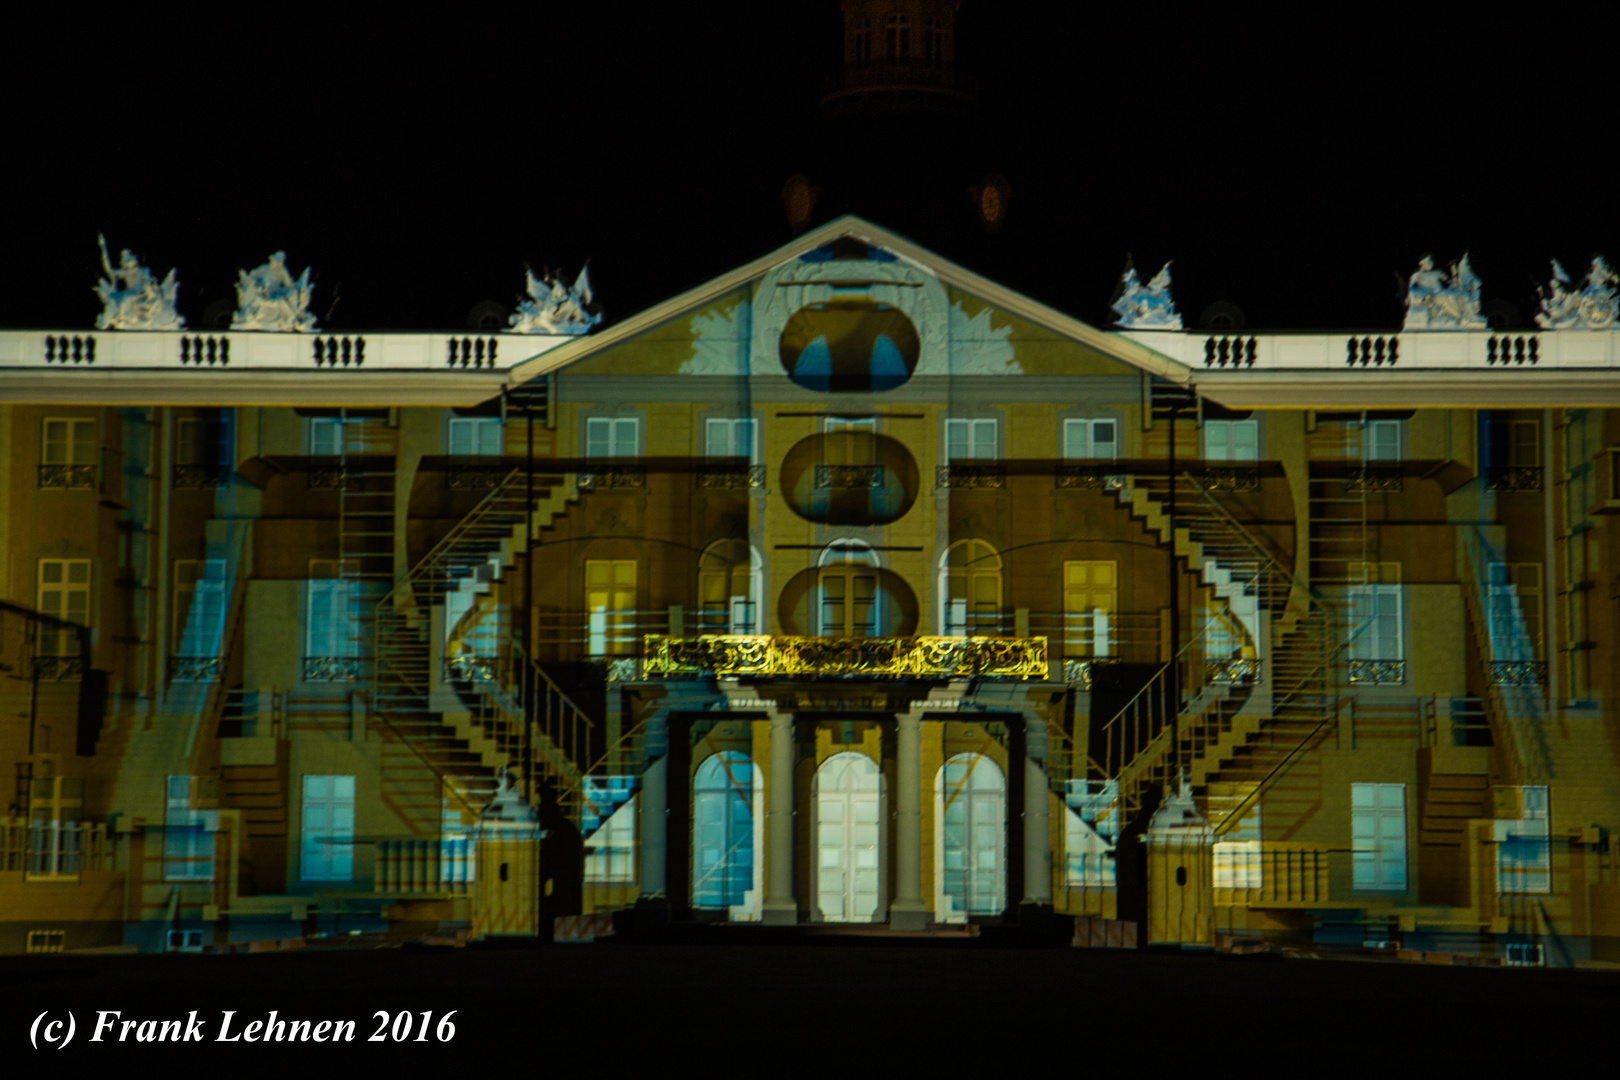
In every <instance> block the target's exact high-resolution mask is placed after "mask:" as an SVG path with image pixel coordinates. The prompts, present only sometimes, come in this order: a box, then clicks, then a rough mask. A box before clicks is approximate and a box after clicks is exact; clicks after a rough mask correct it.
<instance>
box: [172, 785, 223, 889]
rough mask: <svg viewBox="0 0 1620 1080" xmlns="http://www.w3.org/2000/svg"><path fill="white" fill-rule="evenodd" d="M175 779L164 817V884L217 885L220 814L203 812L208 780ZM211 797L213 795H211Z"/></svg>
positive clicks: (209, 811)
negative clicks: (215, 862)
mask: <svg viewBox="0 0 1620 1080" xmlns="http://www.w3.org/2000/svg"><path fill="white" fill-rule="evenodd" d="M205 779H206V778H205V777H200V776H171V777H169V778H168V779H167V781H166V791H167V798H166V800H165V803H164V813H163V880H164V881H213V880H214V833H215V831H216V830H217V829H218V828H219V811H218V810H215V809H207V810H205V809H203V808H202V807H201V805H200V804H201V803H202V802H203V801H204V799H203V796H204V790H203V788H204V780H205ZM210 794H211V792H210Z"/></svg>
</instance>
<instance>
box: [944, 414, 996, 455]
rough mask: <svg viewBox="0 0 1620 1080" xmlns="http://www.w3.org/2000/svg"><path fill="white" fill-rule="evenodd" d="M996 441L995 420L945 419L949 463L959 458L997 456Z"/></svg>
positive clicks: (946, 449)
mask: <svg viewBox="0 0 1620 1080" xmlns="http://www.w3.org/2000/svg"><path fill="white" fill-rule="evenodd" d="M996 442H997V440H996V421H995V420H947V421H945V461H946V463H947V464H948V463H950V462H952V461H956V460H957V459H959V458H982V459H991V458H995V457H996V456H997V453H996Z"/></svg>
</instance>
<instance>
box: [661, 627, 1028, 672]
mask: <svg viewBox="0 0 1620 1080" xmlns="http://www.w3.org/2000/svg"><path fill="white" fill-rule="evenodd" d="M646 643H647V652H646V661H645V664H644V667H643V672H644V674H645V676H646V677H647V678H650V679H656V678H666V679H667V678H683V677H684V678H690V677H692V676H704V675H719V676H725V677H728V678H736V677H747V676H768V677H781V676H790V677H802V678H828V677H844V678H868V679H872V678H877V679H907V678H972V677H977V678H996V679H1044V678H1046V677H1047V663H1046V639H1045V638H1043V637H1037V638H959V637H917V638H876V637H873V638H824V637H777V636H770V635H752V634H750V635H743V634H714V635H704V636H701V637H666V636H664V635H661V634H648V635H647V638H646Z"/></svg>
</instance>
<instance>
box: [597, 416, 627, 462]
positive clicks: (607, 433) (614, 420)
mask: <svg viewBox="0 0 1620 1080" xmlns="http://www.w3.org/2000/svg"><path fill="white" fill-rule="evenodd" d="M640 453H641V420H640V418H639V417H634V416H593V417H591V418H590V419H588V420H587V421H585V456H586V457H593V458H606V457H635V456H636V455H638V454H640Z"/></svg>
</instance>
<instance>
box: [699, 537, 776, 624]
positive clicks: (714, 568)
mask: <svg viewBox="0 0 1620 1080" xmlns="http://www.w3.org/2000/svg"><path fill="white" fill-rule="evenodd" d="M763 566H764V561H763V560H762V559H761V558H760V557H759V552H757V551H755V550H754V549H753V547H752V546H751V545H750V544H749V543H748V541H746V540H716V541H715V542H714V543H712V544H710V545H709V546H708V547H707V548H706V549H704V552H703V556H702V558H700V559H699V560H698V598H699V603H700V605H701V606H700V612H699V616H698V618H699V628H700V632H701V633H705V634H759V633H763V627H762V626H761V623H760V618H759V610H760V609H759V599H760V595H761V593H762V592H763V591H764V585H763V576H762V568H763Z"/></svg>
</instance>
